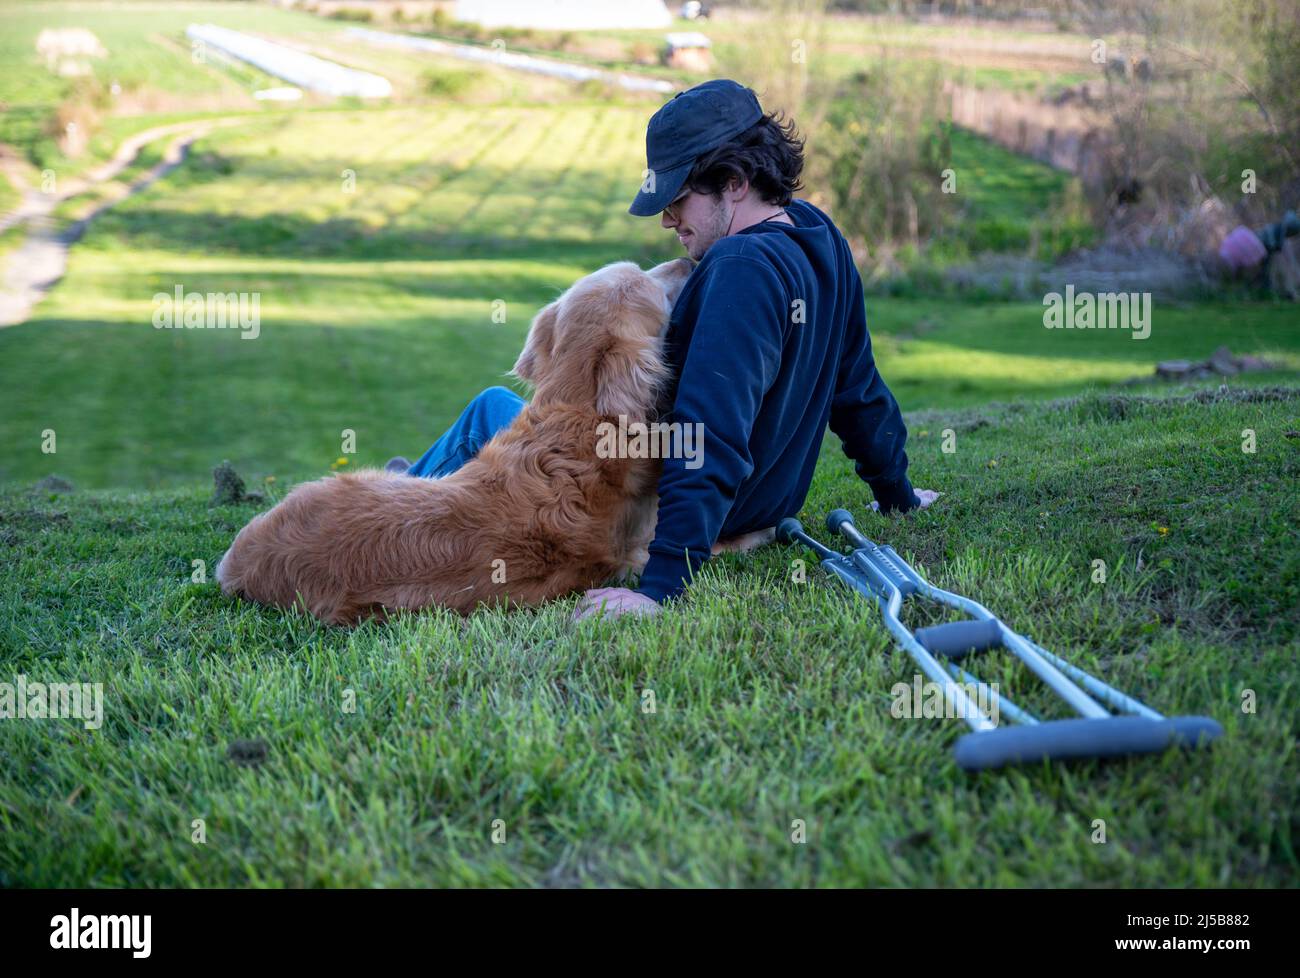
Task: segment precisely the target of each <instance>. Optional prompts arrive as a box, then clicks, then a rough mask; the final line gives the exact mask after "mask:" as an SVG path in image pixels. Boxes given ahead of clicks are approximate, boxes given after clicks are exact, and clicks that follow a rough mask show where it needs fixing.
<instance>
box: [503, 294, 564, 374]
mask: <svg viewBox="0 0 1300 978" xmlns="http://www.w3.org/2000/svg"><path fill="white" fill-rule="evenodd" d="M555 305H556V304H555V303H554V302H552V303H551V304H550V305H549V306H547V307H546V308H545V309H543V310H542V311H541V312H539V313H538V314H537V315H536V316H535V317H533V324H532V326H530V327H529V328H528V339H527V340H526V341H525V342H524V351H523V352H522V353H521V354H519V359H518V360H516V361H515V365H514V368H513V369H512V370H511V371H510V372H511V373H512V374H514V375H515V376H516V377H518V378H519V379H520V380H526V381H529V382H530V383H536V381H537V376H536V371H537V358H538V356H539V355H545V356H547V357H550V355H551V349H552V348H553V347H554V345H555V319H556V309H555Z"/></svg>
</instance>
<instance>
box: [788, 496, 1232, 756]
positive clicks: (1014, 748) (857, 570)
mask: <svg viewBox="0 0 1300 978" xmlns="http://www.w3.org/2000/svg"><path fill="white" fill-rule="evenodd" d="M826 525H827V527H828V528H829V529H830V530H831V532H832V533H836V534H839V535H841V536H843V537H844V538H845V539H846V540H847V541H848V542H849V543H850V545H851V546H853V547H854V550H853V552H852V553H851V554H850V555H848V556H845V555H843V554H839V553H836V552H835V551H832V550H830V549H828V548H827V547H824V546H822V545H821V544H820V543H818V542H817V541H816V540H814V539H812V538H811V537H810V536H808V535H807V534H806V533H805V532H804V530H803V527H802V525H800V523H799V521H798V520H794V519H786V520H782V521H781V524H780V526H778V527H777V539H779V540H781V541H782V542H784V543H789V542H792V541H793V540H800V541H801V542H803V543H804V544H806V545H807V546H809V547H811V548H812V549H813V550H814V551H815V552H816V553H817V554H818V555H819V556H820V557H821V558H822V561H821V566H822V567H823V568H824V569H826V570H827V571H829V572H830V573H832V574H834V575H835V576H836V577H837V578H839V579H840V580H842V581H844V582H845V583H847V584H848V585H849V586H850V587H852V588H853V590H854V591H856V592H857V593H858V594H861V595H862V596H864V597H869V598H874V599H875V601H876V603H877V605H878V606H879V607H880V611H881V615H882V617H883V618H884V621H885V626H886V627H887V628H888V629H889V630H890V632H891V633H892V634H893V636H894V638H895V639H896V640H897V641H898V643H899V644H900V645H901V646H902V647H903V649H904V650H905V651H906V652H907V653H908V655H910V656H911V658H912V659H913V661H915V662H916V664H917V665H918V666H919V667H920V668H921V671H922V672H924V673H925V674H926V675H927V676H928V677H929V678H930V680H931V681H932V682H934V683H935V684H937V685H938V686H939V688H940V689H942V690H943V694H944V698H945V700H946V701H947V702H948V703H949V704H950V705H951V707H952V709H953V710H954V712H955V714H956V715H957V716H959V717H961V718H962V719H964V720H965V721H966V723H967V724H968V725H969V726H970V727H971V730H972V731H973V732H972V733H969V734H966V735H965V736H963V737H962V738H961V739H960V740H958V741H957V744H956V746H955V747H954V749H953V753H954V756H955V757H956V760H957V763H958V765H959V766H960V767H962V768H963V769H965V770H968V771H977V770H983V769H985V768H995V767H1001V766H1003V765H1005V764H1014V763H1024V762H1034V761H1040V760H1045V759H1052V760H1064V759H1069V758H1088V757H1117V756H1123V755H1128V754H1146V753H1153V752H1156V751H1162V750H1165V749H1167V748H1169V747H1173V746H1181V747H1196V746H1200V745H1201V744H1205V743H1209V742H1211V741H1213V740H1215V739H1217V738H1218V737H1219V736H1220V735H1221V734H1222V733H1223V729H1222V727H1220V726H1219V724H1218V723H1216V722H1215V721H1214V720H1212V719H1210V718H1208V717H1173V718H1166V717H1164V716H1162V715H1161V714H1159V713H1157V712H1156V711H1155V710H1153V709H1151V708H1150V707H1148V706H1146V705H1144V704H1142V703H1140V702H1138V701H1137V700H1135V699H1133V698H1132V697H1130V696H1127V695H1125V694H1124V693H1121V692H1120V691H1119V690H1117V689H1114V688H1113V687H1111V686H1108V685H1107V684H1106V683H1104V682H1102V681H1101V680H1100V679H1097V678H1096V677H1095V676H1092V675H1090V674H1088V673H1086V672H1084V671H1083V670H1082V669H1079V668H1078V667H1076V666H1074V665H1071V664H1070V663H1069V662H1066V661H1065V660H1064V659H1061V658H1060V657H1059V656H1056V655H1053V654H1052V653H1051V652H1048V651H1047V650H1046V649H1044V648H1042V647H1041V646H1039V645H1037V644H1036V643H1034V642H1031V641H1030V640H1029V639H1028V638H1026V637H1025V636H1023V635H1020V634H1018V633H1017V632H1015V631H1013V630H1012V629H1011V628H1010V627H1008V626H1007V625H1006V624H1005V623H1004V622H1002V621H1001V620H1000V619H998V618H997V616H995V615H994V614H993V613H992V612H991V611H989V610H988V609H987V608H985V607H984V606H983V605H982V604H980V603H979V602H977V601H972V600H971V599H970V598H966V597H963V596H962V595H959V594H953V593H952V592H950V591H945V590H943V589H942V588H937V587H935V586H934V585H932V584H930V583H929V582H928V581H926V580H925V578H923V577H922V576H921V575H920V574H919V573H917V571H916V570H915V569H914V568H912V566H911V565H909V564H908V563H907V562H906V561H905V560H903V559H902V558H901V557H899V556H898V554H897V553H896V552H895V551H894V550H893V548H891V547H881V546H878V545H877V544H875V543H873V542H872V541H870V540H868V539H867V538H866V537H864V536H863V535H862V534H861V533H860V532H859V531H858V528H857V526H856V525H854V523H853V516H852V514H850V513H849V512H848V511H847V510H842V509H837V510H835V511H833V512H832V513H830V515H829V516H828V517H827V520H826ZM912 596H918V597H923V598H928V599H930V600H932V601H935V602H937V603H939V604H944V605H948V606H950V607H953V608H957V609H958V610H960V611H963V612H965V613H967V614H969V615H971V616H972V617H971V618H970V619H968V620H965V621H958V622H949V623H947V624H942V625H933V626H931V627H929V628H922V629H918V630H917V631H916V632H915V633H913V632H912V631H911V629H909V628H908V627H907V626H906V625H904V624H903V622H902V620H901V619H900V617H899V612H900V611H901V610H902V605H903V600H904V598H906V597H912ZM994 648H1005V649H1007V651H1009V652H1010V653H1011V654H1012V655H1015V656H1016V657H1017V658H1018V659H1020V660H1021V661H1022V662H1024V663H1025V665H1026V666H1027V667H1028V668H1029V669H1030V671H1032V672H1033V673H1034V674H1035V675H1037V676H1038V677H1039V678H1040V679H1041V680H1042V681H1043V682H1044V683H1045V684H1046V685H1047V686H1048V687H1049V688H1050V689H1051V690H1052V691H1053V692H1055V693H1056V694H1057V695H1059V696H1060V697H1061V698H1062V699H1064V700H1065V701H1066V703H1068V704H1069V705H1070V706H1071V707H1072V708H1073V709H1074V710H1075V711H1076V712H1077V713H1079V714H1080V716H1079V718H1077V719H1071V720H1050V721H1043V722H1040V721H1038V720H1037V719H1036V718H1035V717H1033V716H1032V715H1030V714H1029V713H1028V712H1026V711H1025V710H1022V709H1021V708H1019V707H1018V706H1016V705H1015V704H1014V703H1011V702H1010V701H1009V700H1008V699H1006V698H1005V697H999V696H997V694H996V693H994V692H993V690H992V689H991V688H989V689H988V692H989V694H990V699H986V700H985V701H986V702H992V701H996V705H997V706H998V708H999V712H1000V713H1001V714H1004V715H1005V716H1007V717H1008V718H1009V719H1011V720H1013V721H1015V722H1016V724H1017V725H1015V726H1008V727H1002V726H995V725H994V724H993V723H992V722H991V721H990V719H989V718H988V717H987V716H985V715H984V714H983V713H981V712H980V711H979V710H978V709H977V708H976V707H975V705H974V703H973V702H972V701H971V699H970V697H969V696H968V695H967V694H966V692H965V690H963V689H962V687H961V686H959V685H957V684H956V683H954V682H953V679H954V678H956V679H960V680H962V681H963V682H966V683H970V684H974V685H977V686H985V684H983V683H981V682H980V681H979V680H978V679H977V678H976V677H975V676H973V675H972V674H971V673H969V672H966V671H965V670H964V669H962V668H960V667H959V666H958V665H957V664H956V663H957V662H958V661H960V660H961V659H962V658H963V657H965V656H967V655H969V654H972V653H974V652H982V651H986V650H988V649H994ZM936 656H940V657H942V658H943V659H944V665H946V667H947V669H946V670H945V668H944V666H943V665H940V663H939V661H938V659H936ZM1072 680H1075V681H1077V683H1078V685H1076V682H1075V681H1072ZM1080 686H1082V687H1083V688H1080ZM1085 690H1087V692H1085ZM1089 693H1091V694H1092V696H1095V697H1097V699H1099V700H1101V701H1102V702H1103V703H1105V704H1107V705H1108V706H1110V707H1112V708H1114V709H1115V710H1118V711H1120V712H1121V713H1123V714H1127V715H1124V716H1116V715H1114V714H1112V713H1110V712H1109V711H1108V710H1107V709H1106V707H1104V706H1102V705H1101V703H1098V702H1097V700H1096V699H1093V698H1092V696H1089V695H1088V694H1089ZM981 698H983V697H981Z"/></svg>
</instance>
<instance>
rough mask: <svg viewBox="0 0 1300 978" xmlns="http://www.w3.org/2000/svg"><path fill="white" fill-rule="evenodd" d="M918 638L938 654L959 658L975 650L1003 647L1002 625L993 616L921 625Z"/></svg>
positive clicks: (917, 633) (917, 632)
mask: <svg viewBox="0 0 1300 978" xmlns="http://www.w3.org/2000/svg"><path fill="white" fill-rule="evenodd" d="M916 640H917V641H918V642H920V643H921V644H922V645H924V646H925V647H926V648H927V649H928V650H929V651H931V652H933V653H934V654H935V655H943V656H947V657H948V658H949V659H954V660H956V659H960V658H961V657H962V656H964V655H967V654H968V653H971V652H983V651H985V650H986V649H997V648H1001V647H1002V626H1001V625H1000V624H998V622H996V621H995V620H993V619H991V618H989V619H978V618H977V619H971V620H969V621H950V622H948V623H947V624H944V625H931V626H930V627H929V628H918V629H917V630H916Z"/></svg>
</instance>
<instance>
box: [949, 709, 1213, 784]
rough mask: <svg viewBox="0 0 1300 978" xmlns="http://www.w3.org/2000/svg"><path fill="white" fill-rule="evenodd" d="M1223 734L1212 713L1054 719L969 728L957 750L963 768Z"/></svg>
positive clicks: (1145, 750) (1140, 748)
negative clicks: (1158, 717)
mask: <svg viewBox="0 0 1300 978" xmlns="http://www.w3.org/2000/svg"><path fill="white" fill-rule="evenodd" d="M1222 734H1223V728H1222V727H1221V726H1219V724H1218V723H1216V722H1215V721H1213V720H1211V719H1210V718H1209V717H1174V718H1172V719H1168V720H1149V719H1147V718H1146V717H1137V716H1120V717H1107V718H1104V719H1102V718H1097V719H1087V718H1080V719H1075V720H1052V721H1049V722H1047V723H1039V724H1036V725H1034V726H1017V727H998V728H997V729H996V730H985V731H981V732H980V733H971V734H966V736H964V737H962V738H961V739H960V740H958V741H957V745H956V746H955V747H954V748H953V756H954V757H955V758H956V760H957V765H958V766H959V767H961V768H962V769H963V770H966V771H982V770H985V769H987V768H996V767H1002V766H1004V765H1006V764H1024V763H1034V762H1036V761H1044V760H1069V759H1078V758H1089V757H1098V758H1099V757H1124V756H1126V755H1129V754H1154V753H1157V752H1159V751H1163V750H1166V749H1168V748H1170V747H1199V746H1201V745H1203V744H1208V743H1210V742H1211V741H1213V740H1216V739H1218V737H1220V736H1221V735H1222Z"/></svg>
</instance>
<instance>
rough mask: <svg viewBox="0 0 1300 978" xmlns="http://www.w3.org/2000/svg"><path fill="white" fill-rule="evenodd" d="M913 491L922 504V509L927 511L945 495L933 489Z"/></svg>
mask: <svg viewBox="0 0 1300 978" xmlns="http://www.w3.org/2000/svg"><path fill="white" fill-rule="evenodd" d="M912 491H913V492H914V493H916V498H917V499H918V500H920V502H921V505H920V507H919V508H920V509H925V507H927V506H929V505H930V504H931V503H932V502H934V501H935V500H936V499H938V498H939V497H940V496H942V495H943V493H941V492H935V491H934V490H933V489H913V490H912Z"/></svg>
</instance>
